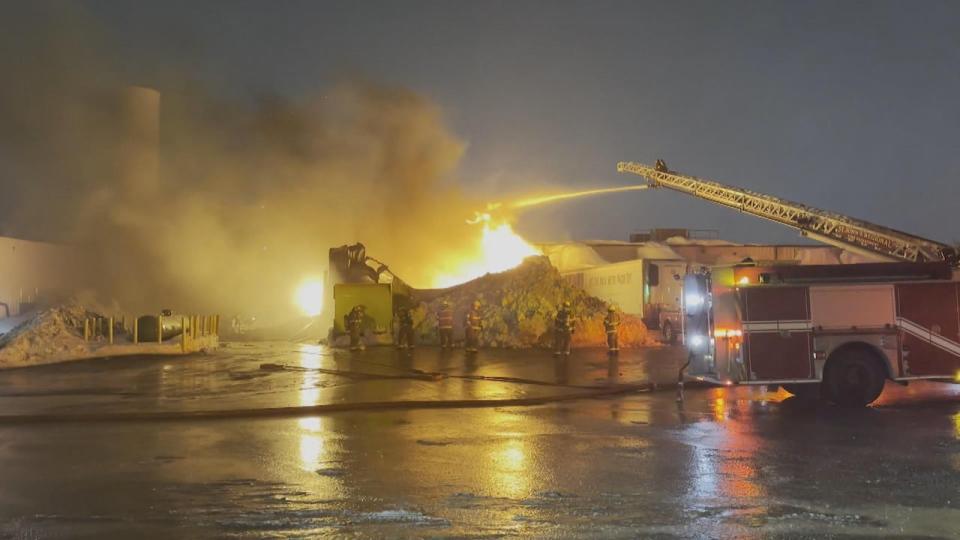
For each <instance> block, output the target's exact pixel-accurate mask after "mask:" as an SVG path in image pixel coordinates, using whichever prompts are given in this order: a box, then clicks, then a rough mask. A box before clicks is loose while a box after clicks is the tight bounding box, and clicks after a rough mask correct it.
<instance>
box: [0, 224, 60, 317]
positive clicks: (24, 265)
mask: <svg viewBox="0 0 960 540" xmlns="http://www.w3.org/2000/svg"><path fill="white" fill-rule="evenodd" d="M69 272H70V265H69V249H68V248H66V247H63V246H59V245H55V244H47V243H43V242H31V241H28V240H19V239H16V238H6V237H0V302H2V303H5V304H7V306H8V307H9V310H10V315H11V316H15V315H19V313H20V302H21V300H22V301H23V302H31V301H34V300H36V298H37V295H38V294H39V295H40V297H41V298H42V297H44V295H47V294H49V293H50V292H52V291H60V292H62V291H64V289H65V287H66V284H67V283H68V278H69ZM5 316H6V310H5V309H4V307H3V306H2V305H0V318H3V317H5Z"/></svg>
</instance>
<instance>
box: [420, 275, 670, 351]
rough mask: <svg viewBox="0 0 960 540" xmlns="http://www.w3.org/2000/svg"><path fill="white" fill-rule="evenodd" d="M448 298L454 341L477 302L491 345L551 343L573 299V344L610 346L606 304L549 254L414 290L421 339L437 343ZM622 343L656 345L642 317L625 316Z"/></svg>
mask: <svg viewBox="0 0 960 540" xmlns="http://www.w3.org/2000/svg"><path fill="white" fill-rule="evenodd" d="M444 300H447V301H449V302H450V304H451V307H452V308H453V309H454V320H455V326H454V339H455V340H458V341H459V340H462V339H463V321H464V318H465V316H466V312H467V310H468V309H469V308H470V306H471V305H472V304H473V302H474V301H475V300H479V301H480V313H481V317H482V320H483V331H482V332H481V344H482V345H483V346H486V347H505V348H527V347H550V346H552V344H553V320H554V316H555V315H556V312H557V309H558V308H559V306H560V305H561V304H562V303H563V302H565V301H566V302H570V311H571V315H572V316H573V318H574V319H575V321H576V324H575V331H574V334H573V341H572V344H573V346H574V347H601V346H604V345H605V344H606V332H605V330H604V327H603V318H604V316H605V315H606V312H607V303H606V302H604V301H603V300H600V299H598V298H594V297H592V296H589V295H588V294H587V293H586V292H585V291H583V289H580V288H579V287H575V286H573V285H571V284H569V283H567V282H566V281H565V280H564V279H563V278H562V277H561V276H560V273H559V272H558V271H557V269H556V268H554V267H553V266H552V265H551V264H550V260H549V259H548V258H547V257H529V258H527V259H526V260H525V261H524V262H523V264H521V265H520V266H518V267H517V268H515V269H513V270H508V271H506V272H502V273H499V274H487V275H486V276H483V277H481V278H478V279H475V280H473V281H470V282H468V283H464V284H462V285H458V286H456V287H452V288H450V289H444V290H425V291H414V293H413V309H412V315H413V319H414V323H415V324H416V327H415V328H416V332H417V341H418V343H424V344H436V343H437V342H438V334H437V318H436V313H437V312H438V311H439V309H440V304H441V302H443V301H444ZM619 336H620V346H621V347H640V346H645V345H652V344H654V343H655V341H654V340H653V338H652V337H651V336H650V334H649V333H648V332H647V327H646V326H645V325H644V324H643V322H642V321H641V320H640V318H639V317H636V316H633V315H627V314H621V325H620V332H619Z"/></svg>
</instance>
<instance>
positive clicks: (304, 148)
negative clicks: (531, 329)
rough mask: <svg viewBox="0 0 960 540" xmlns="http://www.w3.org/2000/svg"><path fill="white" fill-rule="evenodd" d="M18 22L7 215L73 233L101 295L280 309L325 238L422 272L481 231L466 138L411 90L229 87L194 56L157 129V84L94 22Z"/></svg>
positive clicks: (85, 272) (10, 42) (10, 52)
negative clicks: (124, 72) (465, 175)
mask: <svg viewBox="0 0 960 540" xmlns="http://www.w3.org/2000/svg"><path fill="white" fill-rule="evenodd" d="M26 26H27V27H26V28H21V29H20V30H19V31H10V32H6V33H4V37H2V38H0V51H2V52H0V69H2V72H3V73H4V81H5V84H3V85H0V189H2V203H0V212H2V213H0V232H2V233H4V234H12V235H19V236H24V237H28V238H37V239H43V240H53V241H60V242H64V243H69V244H71V245H74V246H77V249H78V251H79V253H80V256H81V263H80V264H78V265H77V267H76V268H73V269H71V272H72V273H73V275H74V277H75V278H76V280H77V281H78V282H79V283H82V284H83V286H85V287H88V288H90V289H91V290H93V291H96V292H97V294H98V295H99V297H100V298H101V300H103V301H104V302H116V303H117V304H118V305H119V306H122V307H123V308H124V309H127V310H150V311H155V310H157V309H159V308H160V307H166V306H170V307H172V308H174V309H183V310H217V311H219V312H221V313H224V314H231V313H235V312H239V313H255V314H257V315H260V316H263V315H278V316H279V315H283V314H285V313H290V312H292V310H294V309H295V308H294V306H291V301H290V298H291V294H292V293H293V291H294V289H295V287H296V286H297V284H298V283H300V281H301V280H302V279H303V278H304V277H307V276H316V275H318V274H319V275H322V272H323V271H324V270H326V266H327V249H328V248H329V247H331V246H336V245H341V244H345V243H352V242H356V241H362V242H364V243H365V244H366V245H367V246H368V250H369V252H370V253H372V254H376V256H377V257H378V258H380V259H382V260H385V261H388V262H389V263H390V264H391V267H392V269H393V270H394V271H395V273H397V274H398V275H400V276H402V277H404V278H405V279H406V280H407V281H410V282H412V283H413V284H414V285H427V284H428V282H429V279H430V278H431V277H432V275H434V274H435V273H436V271H437V267H441V266H443V265H444V264H445V261H447V260H448V259H450V258H451V257H455V256H456V255H457V251H458V250H463V249H467V247H466V246H467V244H469V241H468V239H470V238H473V237H475V236H476V234H477V231H476V230H475V229H472V228H471V226H469V225H467V224H466V223H465V222H464V218H465V217H468V216H469V215H471V213H472V212H471V210H472V209H473V208H476V207H477V206H478V204H475V203H473V202H471V201H468V200H466V199H465V198H464V197H463V196H462V195H461V193H460V191H459V189H458V188H457V187H456V185H455V184H454V183H453V182H452V180H453V174H454V172H455V169H456V167H457V164H458V161H459V159H460V157H461V155H462V153H463V151H464V144H463V143H462V142H461V141H460V140H458V139H457V138H456V137H454V136H453V135H451V134H450V133H449V132H448V131H447V129H446V127H445V126H444V124H443V119H442V115H441V111H440V110H439V109H438V107H436V106H435V105H433V104H432V103H430V102H428V101H427V100H425V99H424V98H421V97H419V96H417V95H415V94H414V93H412V92H410V91H407V90H404V89H400V88H394V87H390V86H385V85H382V84H377V83H374V82H370V81H356V80H353V81H348V82H344V83H341V84H337V85H335V86H333V87H332V88H327V89H321V90H319V91H318V92H317V93H316V95H315V96H314V97H312V98H306V99H302V100H298V101H291V100H286V99H281V98H275V97H274V98H262V99H258V100H243V99H239V98H234V99H228V98H226V97H223V94H222V93H220V92H218V91H217V90H215V89H210V88H203V87H200V86H198V85H197V84H196V83H192V82H190V81H191V80H193V76H192V74H189V73H185V74H182V77H180V81H182V84H179V85H177V88H176V89H175V90H164V91H163V92H162V94H160V95H159V99H160V108H159V110H160V111H161V113H160V116H159V132H158V133H157V132H155V131H153V132H152V131H151V127H150V126H151V125H152V119H151V118H150V114H151V113H150V112H149V111H150V109H151V107H150V103H149V102H150V101H151V100H152V99H156V98H157V96H156V95H152V94H151V93H150V92H148V91H144V90H141V91H138V92H134V93H132V94H130V93H125V92H124V91H123V89H124V88H125V87H126V86H128V85H129V84H131V82H132V81H127V80H123V79H122V77H119V76H117V75H116V73H117V71H118V70H117V67H116V66H117V64H116V63H115V62H114V61H113V59H111V58H110V57H109V56H108V55H106V54H104V53H103V51H104V50H106V49H105V48H103V47H98V46H96V45H95V43H96V39H95V38H96V36H97V34H96V33H95V32H89V31H85V32H80V31H78V30H76V29H77V28H88V27H85V26H83V25H81V24H79V23H78V21H77V20H75V19H73V18H71V19H70V20H69V21H68V20H65V19H63V18H62V17H61V18H59V19H58V18H49V17H42V18H39V19H38V20H37V24H34V25H26ZM157 148H158V149H159V150H158V151H157V150H156V149H157Z"/></svg>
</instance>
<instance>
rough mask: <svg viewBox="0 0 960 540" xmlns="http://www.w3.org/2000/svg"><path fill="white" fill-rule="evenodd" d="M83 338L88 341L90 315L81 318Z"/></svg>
mask: <svg viewBox="0 0 960 540" xmlns="http://www.w3.org/2000/svg"><path fill="white" fill-rule="evenodd" d="M83 340H84V341H90V317H86V318H84V319H83Z"/></svg>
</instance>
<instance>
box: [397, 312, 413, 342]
mask: <svg viewBox="0 0 960 540" xmlns="http://www.w3.org/2000/svg"><path fill="white" fill-rule="evenodd" d="M397 321H398V322H399V325H400V328H399V330H398V331H397V348H398V349H409V350H413V345H414V340H413V336H414V333H413V315H411V314H410V309H408V308H405V307H404V308H400V312H399V313H397Z"/></svg>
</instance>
